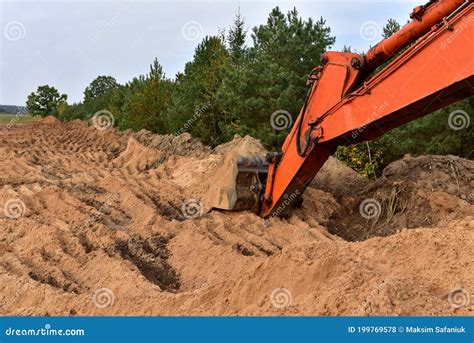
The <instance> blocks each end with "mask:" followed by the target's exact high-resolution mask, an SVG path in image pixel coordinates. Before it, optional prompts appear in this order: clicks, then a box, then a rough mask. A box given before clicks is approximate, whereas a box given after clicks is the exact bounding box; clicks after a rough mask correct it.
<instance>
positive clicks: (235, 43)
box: [227, 9, 247, 63]
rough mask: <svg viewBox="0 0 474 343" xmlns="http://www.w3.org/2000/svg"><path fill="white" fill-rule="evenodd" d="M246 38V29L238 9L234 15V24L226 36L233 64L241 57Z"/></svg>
mask: <svg viewBox="0 0 474 343" xmlns="http://www.w3.org/2000/svg"><path fill="white" fill-rule="evenodd" d="M246 37H247V29H246V28H245V22H244V19H243V18H242V16H241V14H240V9H239V11H238V12H237V13H236V15H235V18H234V23H233V25H232V26H231V28H230V29H229V33H228V34H227V44H228V45H229V53H230V56H231V59H232V62H233V63H237V61H238V60H240V59H241V58H242V57H243V54H244V53H245V39H246Z"/></svg>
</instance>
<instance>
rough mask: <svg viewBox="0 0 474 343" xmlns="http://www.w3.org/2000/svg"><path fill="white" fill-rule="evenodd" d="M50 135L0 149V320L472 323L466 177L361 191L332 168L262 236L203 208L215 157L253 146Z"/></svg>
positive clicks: (449, 175)
mask: <svg viewBox="0 0 474 343" xmlns="http://www.w3.org/2000/svg"><path fill="white" fill-rule="evenodd" d="M48 121H50V123H48V122H47V121H46V120H43V121H42V122H41V123H34V124H28V125H21V126H20V125H17V126H13V127H12V128H9V129H8V130H7V131H6V132H4V131H2V132H4V133H3V134H2V135H1V136H0V160H1V163H0V206H2V207H3V211H0V314H1V315H172V316H174V315H472V314H473V306H472V301H471V300H470V298H469V292H471V294H472V292H473V290H474V277H473V275H474V273H473V265H472V261H473V260H474V251H473V246H474V244H473V243H474V235H473V232H474V231H473V230H474V219H473V214H474V211H473V209H474V207H473V205H472V204H473V198H472V190H473V186H474V185H473V182H474V181H473V179H474V178H473V176H474V171H473V170H474V169H473V168H474V163H473V162H472V161H468V160H464V159H461V158H458V157H454V156H444V157H441V156H422V157H418V158H411V157H406V158H404V159H403V160H401V161H397V162H394V163H393V164H391V165H390V166H388V167H387V168H386V169H385V171H384V174H383V176H382V177H381V178H380V179H379V180H377V181H369V180H366V179H364V178H362V177H361V176H359V175H358V174H357V173H355V172H353V171H352V170H350V169H349V168H347V167H345V166H344V165H342V164H341V163H340V162H339V161H337V160H335V159H330V160H329V161H328V163H327V164H326V165H325V167H324V168H323V170H322V171H321V172H320V173H319V174H318V176H317V177H316V179H315V180H314V181H313V183H312V184H311V186H310V187H309V188H308V190H307V192H306V193H305V199H304V202H303V205H302V207H301V208H300V209H297V210H295V211H294V212H293V215H292V216H291V217H290V218H287V219H278V218H272V219H271V220H270V221H266V220H264V219H262V218H260V217H258V216H257V215H255V214H253V213H250V212H239V213H229V212H223V211H215V210H214V211H210V209H209V208H208V207H209V206H207V204H206V201H207V199H206V194H208V193H209V191H212V189H213V186H214V185H215V182H214V180H215V179H213V178H215V176H216V175H218V172H219V168H220V166H221V165H222V163H223V161H224V160H225V158H226V157H228V156H229V155H242V154H262V153H265V150H264V149H263V147H262V145H261V144H260V142H258V141H257V140H255V139H253V138H251V137H243V138H241V137H235V139H234V140H233V141H232V142H230V143H227V144H224V145H222V146H219V147H217V148H215V149H210V148H209V147H206V146H204V145H202V144H201V143H200V142H199V141H198V140H196V139H194V138H192V137H191V136H190V135H188V134H183V135H180V136H172V135H167V136H157V135H153V134H151V133H149V132H146V131H141V132H138V133H132V132H129V131H127V132H123V133H119V132H116V131H115V130H106V131H98V130H96V129H95V128H94V127H88V126H87V125H86V124H85V123H83V122H80V121H74V122H69V123H60V122H56V121H51V120H49V119H48ZM366 200H369V201H368V202H367V201H366ZM364 201H365V202H364ZM362 204H364V206H365V205H367V204H368V207H367V208H365V207H364V206H361V205H362ZM374 209H375V212H374V211H373V210H374Z"/></svg>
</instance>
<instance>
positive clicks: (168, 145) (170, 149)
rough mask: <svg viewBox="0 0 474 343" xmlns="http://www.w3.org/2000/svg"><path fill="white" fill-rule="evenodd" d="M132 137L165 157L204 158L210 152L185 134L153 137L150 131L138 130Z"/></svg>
mask: <svg viewBox="0 0 474 343" xmlns="http://www.w3.org/2000/svg"><path fill="white" fill-rule="evenodd" d="M133 137H134V138H135V139H136V140H137V141H138V142H140V143H141V144H143V145H145V146H147V147H149V148H153V149H157V150H161V151H162V152H164V153H166V155H167V156H172V155H173V156H192V157H205V156H206V155H208V154H209V152H210V148H209V147H206V146H204V145H203V144H202V143H201V142H200V141H199V140H198V139H195V138H193V137H192V136H191V135H190V134H189V133H187V132H185V133H182V134H180V135H179V136H176V135H155V134H153V133H152V132H150V131H147V130H140V131H139V132H137V133H134V134H133Z"/></svg>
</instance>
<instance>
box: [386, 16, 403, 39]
mask: <svg viewBox="0 0 474 343" xmlns="http://www.w3.org/2000/svg"><path fill="white" fill-rule="evenodd" d="M400 28H401V25H400V24H399V23H398V22H397V21H396V20H395V19H392V18H390V19H389V20H388V22H387V24H385V26H384V27H383V29H382V36H383V38H388V37H390V36H391V35H393V34H394V33H395V32H397V31H399V30H400Z"/></svg>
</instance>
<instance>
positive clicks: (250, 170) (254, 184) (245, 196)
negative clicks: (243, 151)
mask: <svg viewBox="0 0 474 343" xmlns="http://www.w3.org/2000/svg"><path fill="white" fill-rule="evenodd" d="M267 174H268V163H267V162H266V160H265V156H244V157H235V156H231V157H229V158H226V160H225V161H224V163H223V166H222V167H221V172H220V173H219V175H218V179H219V184H218V185H214V187H213V188H214V194H213V195H212V196H211V200H210V205H211V207H212V208H216V209H222V210H229V211H241V210H252V211H254V212H258V210H259V208H260V203H261V197H262V194H263V191H264V188H265V183H266V181H267Z"/></svg>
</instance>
